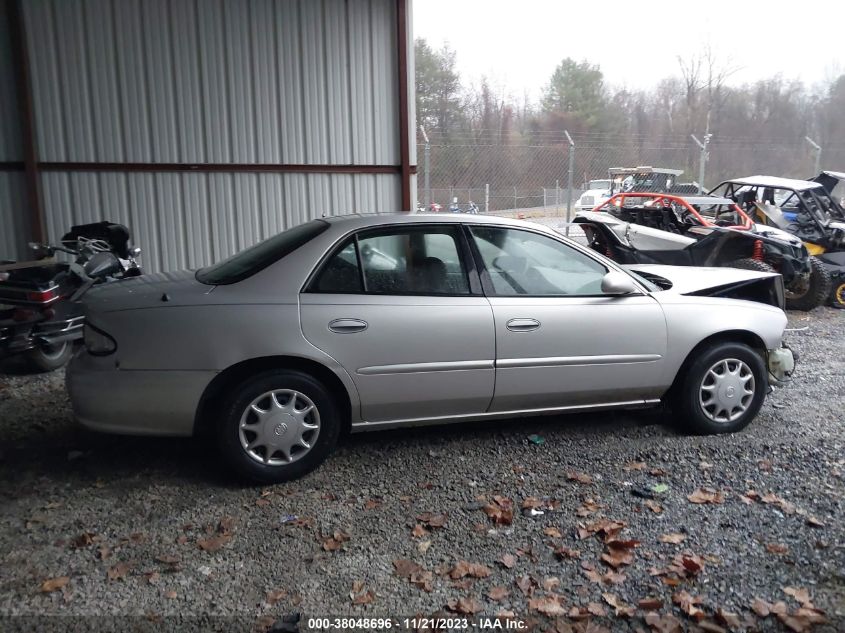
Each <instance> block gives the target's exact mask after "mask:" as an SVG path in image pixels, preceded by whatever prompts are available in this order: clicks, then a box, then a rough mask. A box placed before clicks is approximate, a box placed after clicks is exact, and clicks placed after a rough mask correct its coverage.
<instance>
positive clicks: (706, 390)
mask: <svg viewBox="0 0 845 633" xmlns="http://www.w3.org/2000/svg"><path fill="white" fill-rule="evenodd" d="M766 388H767V382H766V366H765V363H764V362H763V359H762V358H761V356H760V354H758V353H757V352H755V351H754V350H753V349H751V348H750V347H748V346H747V345H744V344H742V343H717V344H715V345H714V346H713V347H711V348H709V349H706V350H704V351H703V353H701V354H699V355H698V356H697V358H696V359H695V360H694V361H693V363H692V364H691V365H690V367H689V370H688V371H687V373H686V375H685V376H684V377H683V380H682V382H681V385H680V389H679V390H678V393H677V394H676V395H677V397H676V400H677V401H676V406H675V410H676V411H677V413H678V414H679V415H678V416H677V421H678V422H679V423H680V424H681V425H682V426H683V428H684V430H686V431H689V432H692V433H696V434H701V435H706V434H714V433H733V432H736V431H740V430H742V429H744V428H745V427H746V426H748V424H749V423H750V422H751V420H753V419H754V417H755V416H756V415H757V413H758V412H759V411H760V407H761V406H762V405H763V399H764V398H765V397H766Z"/></svg>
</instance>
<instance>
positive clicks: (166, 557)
mask: <svg viewBox="0 0 845 633" xmlns="http://www.w3.org/2000/svg"><path fill="white" fill-rule="evenodd" d="M156 560H157V561H158V562H160V563H164V564H165V565H178V564H179V563H180V562H182V559H181V558H179V557H178V556H176V555H175V554H160V555H159V556H156Z"/></svg>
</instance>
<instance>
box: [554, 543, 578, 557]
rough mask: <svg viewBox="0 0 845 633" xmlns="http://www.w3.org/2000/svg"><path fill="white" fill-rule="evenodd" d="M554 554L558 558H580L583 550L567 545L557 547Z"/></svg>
mask: <svg viewBox="0 0 845 633" xmlns="http://www.w3.org/2000/svg"><path fill="white" fill-rule="evenodd" d="M554 555H555V556H556V557H557V558H558V560H564V559H567V558H580V557H581V552H579V551H578V550H577V549H569V548H568V547H566V546H562V547H558V548H556V549H555V551H554Z"/></svg>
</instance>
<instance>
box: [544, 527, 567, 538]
mask: <svg viewBox="0 0 845 633" xmlns="http://www.w3.org/2000/svg"><path fill="white" fill-rule="evenodd" d="M543 534H545V535H546V536H550V537H552V538H561V537H562V536H563V534H561V533H560V529H558V528H556V527H554V526H549V527H547V528H543Z"/></svg>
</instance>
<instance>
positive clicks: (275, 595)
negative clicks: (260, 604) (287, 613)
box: [265, 589, 288, 607]
mask: <svg viewBox="0 0 845 633" xmlns="http://www.w3.org/2000/svg"><path fill="white" fill-rule="evenodd" d="M287 595H288V592H287V591H286V590H285V589H271V590H270V591H268V592H267V597H266V598H265V602H267V604H269V605H270V606H271V607H275V606H276V604H277V603H278V602H280V601H281V600H284V599H285V598H286V597H287Z"/></svg>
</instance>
